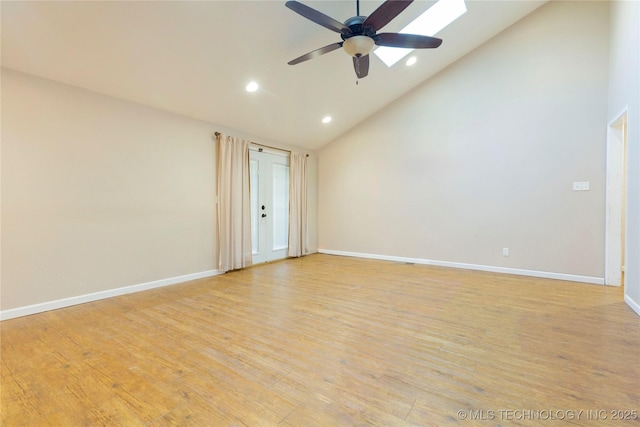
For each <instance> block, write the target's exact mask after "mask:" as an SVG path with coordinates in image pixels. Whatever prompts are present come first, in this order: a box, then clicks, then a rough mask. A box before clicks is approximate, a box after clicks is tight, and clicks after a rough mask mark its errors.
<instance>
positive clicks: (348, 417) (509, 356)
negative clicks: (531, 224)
mask: <svg viewBox="0 0 640 427" xmlns="http://www.w3.org/2000/svg"><path fill="white" fill-rule="evenodd" d="M622 298H623V296H622V292H621V289H619V288H610V287H604V286H597V285H586V284H578V283H571V282H562V281H554V280H542V279H534V278H525V277H518V276H508V275H499V274H492V273H484V272H472V271H464V270H455V269H446V268H437V267H428V266H420V265H408V264H401V263H392V262H383V261H373V260H360V259H351V258H342V257H334V256H328V255H312V256H308V257H305V258H301V259H293V260H287V261H283V262H277V263H272V264H265V265H261V266H257V267H253V268H250V269H247V270H244V271H240V272H234V273H229V274H226V275H223V276H217V277H213V278H209V279H202V280H198V281H194V282H189V283H185V284H180V285H175V286H170V287H166V288H161V289H156V290H152V291H148V292H141V293H137V294H132V295H127V296H122V297H117V298H112V299H109V300H103V301H98V302H94V303H90V304H84V305H80V306H75V307H70V308H66V309H62V310H57V311H51V312H47V313H42V314H38V315H33V316H28V317H23V318H18V319H13V320H7V321H4V322H2V324H1V327H2V336H1V337H2V383H1V385H2V390H1V391H2V395H1V404H2V405H1V409H2V418H1V421H2V425H4V426H22V425H32V426H47V425H52V426H95V425H123V426H136V425H144V426H165V425H185V426H188V425H193V426H262V425H264V426H271V425H279V426H305V427H306V426H357V425H367V426H369V425H377V426H415V425H419V426H426V425H456V424H460V425H481V426H491V425H549V426H551V425H564V424H568V425H593V426H603V425H623V426H638V425H640V421H638V418H639V416H638V415H637V412H636V416H635V417H634V416H633V412H632V411H634V410H635V411H638V410H639V409H640V318H639V317H638V316H637V315H636V314H635V313H633V312H632V311H631V309H629V308H628V307H627V306H626V305H625V304H624V302H623V301H622ZM579 410H582V411H584V412H582V413H579V412H575V413H573V415H571V414H572V413H571V412H569V411H579ZM614 410H620V411H627V412H626V413H625V412H621V413H616V412H611V411H614ZM459 411H462V412H459ZM518 411H520V412H518ZM523 411H527V412H523ZM550 411H551V412H550ZM558 411H565V412H558ZM588 411H591V412H588ZM596 411H597V412H596ZM602 411H605V412H602ZM625 414H628V415H625ZM616 415H618V416H620V415H622V416H626V417H627V418H636V420H627V421H622V422H620V421H614V420H612V418H614V417H616ZM464 417H466V419H463V418H464ZM553 417H555V418H560V417H563V418H565V420H564V421H559V420H555V419H552V418H553ZM570 417H571V419H569V418H570ZM605 417H606V419H604V418H605ZM596 418H599V419H596Z"/></svg>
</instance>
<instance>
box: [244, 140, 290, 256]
mask: <svg viewBox="0 0 640 427" xmlns="http://www.w3.org/2000/svg"><path fill="white" fill-rule="evenodd" d="M249 163H250V173H251V176H250V181H249V182H250V195H251V247H252V248H251V249H252V261H253V264H258V263H262V262H267V261H274V260H278V259H283V258H286V257H287V252H288V249H289V157H288V155H285V154H280V153H278V152H275V153H272V152H267V151H266V150H264V149H262V148H259V149H258V148H256V149H253V148H252V149H251V150H250V152H249Z"/></svg>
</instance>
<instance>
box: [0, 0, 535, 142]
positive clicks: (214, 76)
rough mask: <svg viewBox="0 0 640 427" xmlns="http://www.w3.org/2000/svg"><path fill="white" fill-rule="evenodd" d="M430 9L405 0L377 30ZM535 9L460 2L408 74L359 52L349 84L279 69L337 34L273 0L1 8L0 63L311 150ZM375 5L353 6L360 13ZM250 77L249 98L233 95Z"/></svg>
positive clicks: (318, 5) (339, 7)
mask: <svg viewBox="0 0 640 427" xmlns="http://www.w3.org/2000/svg"><path fill="white" fill-rule="evenodd" d="M301 1H302V2H303V3H305V4H307V5H309V6H311V7H313V8H315V9H317V10H319V11H321V12H323V13H324V14H326V15H329V16H331V17H333V18H335V19H337V20H338V21H345V20H346V19H347V18H349V17H351V16H354V15H355V14H356V13H355V10H356V9H355V0H349V1H342V0H340V1H336V0H334V1H315V0H301ZM433 3H434V2H433V1H420V0H418V1H415V2H414V3H413V4H411V5H410V6H409V7H408V8H407V9H406V10H405V11H404V12H402V13H401V14H400V15H399V16H398V17H397V18H396V19H395V20H393V21H392V22H391V23H390V24H388V25H387V26H386V27H384V32H395V31H399V30H400V29H401V28H402V27H404V26H405V25H406V24H407V23H409V22H410V21H411V20H412V19H413V18H415V17H416V16H418V15H419V14H420V13H422V12H423V11H424V10H426V9H427V8H429V7H430V6H431V5H432V4H433ZM543 3H544V1H524V0H507V1H499V0H496V1H493V0H492V1H477V0H471V1H467V8H468V11H467V13H466V14H464V15H463V16H462V17H461V18H459V19H458V20H457V21H455V22H454V23H453V24H451V25H450V26H449V27H447V28H445V29H444V30H443V31H441V32H440V33H439V34H437V37H440V38H442V39H443V40H444V42H443V44H442V46H441V47H440V48H438V49H425V50H419V51H415V56H416V57H417V63H416V64H415V65H413V66H412V67H407V66H406V65H404V62H399V63H398V64H396V65H395V66H393V67H391V68H388V67H387V66H386V65H385V64H384V63H382V61H380V60H379V59H378V58H377V57H375V55H371V66H370V70H369V76H368V77H366V78H364V79H362V80H360V81H359V82H358V84H356V76H355V74H354V71H353V65H352V62H351V59H350V58H349V57H348V56H347V55H346V54H344V53H343V52H342V51H340V50H337V51H334V52H331V53H328V54H326V55H324V56H321V57H319V58H316V59H313V60H310V61H307V62H304V63H301V64H298V65H295V66H290V65H287V62H288V61H289V60H291V59H293V58H296V57H298V56H300V55H302V54H304V53H307V52H309V51H311V50H313V49H316V48H319V47H322V46H325V45H328V44H330V43H333V42H337V41H340V38H339V35H338V34H336V33H333V32H331V31H329V30H327V29H325V28H323V27H320V26H318V25H316V24H314V23H313V22H311V21H308V20H306V19H304V18H303V17H301V16H300V15H297V14H296V13H294V12H292V11H291V10H289V9H287V8H286V7H285V5H284V1H270V0H262V1H171V2H154V1H148V2H147V1H124V2H112V1H105V2H99V1H60V2H59V1H43V2H35V1H10V2H7V1H3V2H1V6H0V7H1V19H2V22H1V24H2V27H1V31H2V66H3V67H7V68H11V69H14V70H18V71H22V72H25V73H28V74H32V75H36V76H39V77H44V78H48V79H51V80H55V81H59V82H63V83H67V84H70V85H73V86H78V87H81V88H85V89H89V90H92V91H95V92H98V93H102V94H105V95H110V96H114V97H117V98H121V99H125V100H129V101H132V102H136V103H140V104H143V105H147V106H151V107H155V108H159V109H162V110H166V111H169V112H173V113H177V114H180V115H184V116H188V117H192V118H196V119H199V120H203V121H206V122H209V123H213V124H218V125H220V126H225V127H227V128H232V129H237V130H240V131H242V132H243V133H246V134H249V135H255V136H257V137H260V138H262V139H266V140H271V141H278V142H281V143H286V144H290V145H296V146H300V147H304V148H307V149H317V148H320V147H321V146H323V145H324V144H326V143H328V142H330V141H331V140H333V139H334V138H336V137H338V136H339V135H340V134H342V133H344V132H345V131H347V130H348V129H350V128H352V127H353V126H355V125H357V124H358V123H359V122H361V121H362V120H364V119H365V118H367V117H368V116H370V115H372V114H373V113H375V112H377V111H378V110H380V109H382V108H384V106H385V105H387V104H389V103H390V102H393V101H394V100H395V99H397V98H399V97H400V96H402V95H403V94H405V93H406V92H408V91H410V90H411V89H412V88H414V87H416V86H417V85H419V84H421V83H422V82H424V81H425V80H426V79H428V78H429V77H430V76H432V75H434V74H435V73H437V72H438V71H440V70H443V69H444V68H445V67H447V65H449V64H451V63H452V62H454V61H456V60H457V59H459V58H460V57H462V56H464V55H465V54H466V53H468V52H469V51H471V50H473V49H474V48H476V47H477V46H479V45H480V44H482V43H484V42H485V41H487V40H488V39H489V38H491V37H493V36H494V35H496V34H497V33H499V32H500V31H502V30H504V29H505V28H507V27H508V26H510V25H512V24H514V23H515V22H516V21H518V20H519V19H521V18H522V17H524V16H525V15H527V14H529V13H530V12H532V11H533V10H535V9H536V8H537V7H539V6H540V5H542V4H543ZM380 4H382V1H381V0H375V1H374V0H370V1H367V0H363V1H361V5H360V9H361V14H363V15H369V14H371V12H373V10H375V9H376V8H377V7H378V6H379V5H380ZM445 72H446V71H445ZM250 80H255V81H257V82H258V83H259V84H260V89H259V90H258V91H257V92H254V93H248V92H246V91H245V86H246V84H247V83H248V82H249V81H250ZM434 102H437V100H434ZM326 115H330V116H332V117H333V121H332V122H331V123H329V124H323V123H322V122H321V120H322V118H323V117H324V116H326Z"/></svg>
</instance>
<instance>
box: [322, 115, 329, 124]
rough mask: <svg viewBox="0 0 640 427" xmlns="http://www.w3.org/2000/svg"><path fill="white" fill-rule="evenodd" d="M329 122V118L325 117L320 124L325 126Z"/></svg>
mask: <svg viewBox="0 0 640 427" xmlns="http://www.w3.org/2000/svg"><path fill="white" fill-rule="evenodd" d="M330 121H331V116H326V117H325V118H323V119H322V123H324V124H327V123H329V122H330Z"/></svg>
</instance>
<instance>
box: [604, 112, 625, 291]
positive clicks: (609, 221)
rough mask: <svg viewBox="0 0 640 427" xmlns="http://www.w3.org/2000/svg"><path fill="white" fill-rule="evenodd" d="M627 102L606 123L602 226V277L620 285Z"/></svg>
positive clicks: (622, 248) (623, 236) (622, 262)
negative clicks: (603, 260) (604, 222)
mask: <svg viewBox="0 0 640 427" xmlns="http://www.w3.org/2000/svg"><path fill="white" fill-rule="evenodd" d="M628 112H629V108H628V106H627V107H625V108H624V109H623V110H622V111H621V112H620V113H618V114H617V115H616V116H615V117H614V118H613V119H612V120H610V121H609V123H608V126H607V172H606V179H607V190H606V227H605V280H604V283H605V284H606V285H610V286H620V285H622V284H623V280H622V266H623V265H624V261H623V260H624V255H625V253H628V250H627V239H626V238H625V237H626V236H625V234H626V229H627V227H626V218H627V208H626V200H627V190H626V188H627V186H626V182H627V176H626V175H627V173H626V171H627V162H628V158H629V156H628V150H629V147H628V144H627V141H628V126H627V124H628Z"/></svg>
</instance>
